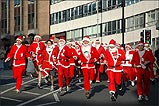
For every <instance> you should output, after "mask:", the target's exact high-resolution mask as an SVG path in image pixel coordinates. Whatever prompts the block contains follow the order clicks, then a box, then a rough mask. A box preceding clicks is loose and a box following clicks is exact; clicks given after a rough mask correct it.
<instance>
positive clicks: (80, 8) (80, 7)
mask: <svg viewBox="0 0 159 106" xmlns="http://www.w3.org/2000/svg"><path fill="white" fill-rule="evenodd" d="M82 16H83V7H82V6H79V18H80V17H82Z"/></svg>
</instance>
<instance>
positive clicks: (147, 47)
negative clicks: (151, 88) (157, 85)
mask: <svg viewBox="0 0 159 106" xmlns="http://www.w3.org/2000/svg"><path fill="white" fill-rule="evenodd" d="M144 46H145V47H144V49H145V50H147V51H148V52H149V54H150V55H149V56H150V57H154V55H153V52H152V50H151V49H150V47H149V44H148V43H147V42H146V43H145V44H144ZM153 64H154V63H150V64H149V65H148V70H149V71H150V80H151V81H152V83H153V84H154V82H155V75H154V70H153Z"/></svg>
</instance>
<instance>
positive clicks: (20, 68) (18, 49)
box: [5, 36, 31, 93]
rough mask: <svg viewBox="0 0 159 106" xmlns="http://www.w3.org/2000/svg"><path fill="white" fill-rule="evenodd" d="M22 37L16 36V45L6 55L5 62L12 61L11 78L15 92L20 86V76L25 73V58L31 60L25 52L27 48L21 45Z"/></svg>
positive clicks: (18, 90)
mask: <svg viewBox="0 0 159 106" xmlns="http://www.w3.org/2000/svg"><path fill="white" fill-rule="evenodd" d="M22 39H23V38H22V36H18V37H17V39H16V43H15V44H14V45H13V46H12V47H11V50H10V52H9V53H8V55H7V58H6V60H5V62H7V61H9V60H11V59H13V61H12V70H13V77H14V79H15V80H16V92H17V93H19V92H20V88H21V84H22V75H23V73H24V72H25V67H26V58H28V59H29V60H30V59H31V58H30V56H29V53H28V52H27V47H26V46H25V45H23V44H22Z"/></svg>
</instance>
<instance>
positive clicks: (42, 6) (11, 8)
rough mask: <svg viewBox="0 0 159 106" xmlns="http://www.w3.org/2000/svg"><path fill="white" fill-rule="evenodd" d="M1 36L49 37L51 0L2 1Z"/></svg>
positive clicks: (0, 4)
mask: <svg viewBox="0 0 159 106" xmlns="http://www.w3.org/2000/svg"><path fill="white" fill-rule="evenodd" d="M0 7H1V9H0V21H1V22H0V24H1V25H0V26H1V27H0V36H1V38H3V37H5V36H8V35H9V36H16V35H29V34H31V33H32V34H36V33H38V34H40V35H49V32H50V31H49V29H50V24H49V23H50V22H49V21H50V20H49V17H50V16H49V14H50V8H49V7H50V0H45V1H44V0H0Z"/></svg>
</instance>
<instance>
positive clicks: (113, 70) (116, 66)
mask: <svg viewBox="0 0 159 106" xmlns="http://www.w3.org/2000/svg"><path fill="white" fill-rule="evenodd" d="M105 60H106V61H107V74H108V80H109V81H110V83H109V86H108V90H109V93H110V98H111V100H112V101H116V96H115V93H116V85H117V86H118V87H119V90H121V76H122V71H123V67H122V66H121V64H122V61H124V60H125V53H124V51H123V50H121V49H119V48H117V47H116V41H115V40H113V39H111V40H110V42H109V49H108V50H106V52H105Z"/></svg>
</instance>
